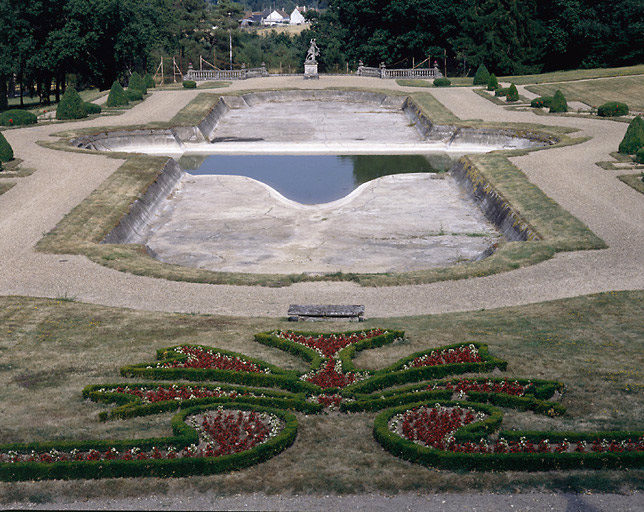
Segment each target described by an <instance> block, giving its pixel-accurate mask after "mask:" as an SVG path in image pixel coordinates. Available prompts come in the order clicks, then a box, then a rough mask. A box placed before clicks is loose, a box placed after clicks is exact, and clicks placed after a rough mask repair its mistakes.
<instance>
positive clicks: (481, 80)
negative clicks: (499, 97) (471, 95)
mask: <svg viewBox="0 0 644 512" xmlns="http://www.w3.org/2000/svg"><path fill="white" fill-rule="evenodd" d="M489 79H490V72H489V71H488V70H487V68H486V67H485V64H481V65H480V66H479V68H478V69H477V70H476V74H475V75H474V85H487V82H488V80H489Z"/></svg>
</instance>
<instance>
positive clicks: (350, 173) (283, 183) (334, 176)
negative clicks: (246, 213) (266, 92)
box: [179, 153, 455, 204]
mask: <svg viewBox="0 0 644 512" xmlns="http://www.w3.org/2000/svg"><path fill="white" fill-rule="evenodd" d="M453 158H455V155H448V154H446V153H434V154H431V155H344V156H338V155H207V156H206V155H189V156H183V157H182V158H181V159H180V160H179V164H180V165H181V166H182V167H183V169H185V170H186V171H187V172H188V173H190V174H192V175H227V176H230V175H234V176H246V177H249V178H253V179H255V180H257V181H261V182H263V183H265V184H267V185H269V186H270V187H272V188H274V189H275V190H277V191H278V192H279V193H280V194H282V195H283V196H285V197H287V198H288V199H291V200H293V201H296V202H298V203H301V204H321V203H328V202H331V201H335V200H337V199H341V198H343V197H345V196H346V195H348V194H349V193H351V192H352V191H353V190H355V189H356V188H357V187H358V186H360V185H362V184H363V183H367V182H368V181H371V180H374V179H376V178H380V177H382V176H387V175H390V174H407V173H437V172H444V171H447V170H448V169H449V168H450V166H451V164H452V162H453V160H452V159H453Z"/></svg>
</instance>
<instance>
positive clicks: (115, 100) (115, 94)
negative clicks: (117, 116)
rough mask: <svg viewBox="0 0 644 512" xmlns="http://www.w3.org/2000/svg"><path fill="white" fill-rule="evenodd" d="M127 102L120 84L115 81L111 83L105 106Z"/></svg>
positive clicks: (119, 105) (121, 104) (117, 105)
mask: <svg viewBox="0 0 644 512" xmlns="http://www.w3.org/2000/svg"><path fill="white" fill-rule="evenodd" d="M128 103H129V101H128V99H127V96H126V95H125V91H124V90H123V87H122V86H121V84H120V83H119V82H118V81H116V82H114V83H113V84H112V88H111V89H110V95H109V96H108V97H107V106H108V107H121V106H123V105H127V104H128Z"/></svg>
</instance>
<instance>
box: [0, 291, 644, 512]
mask: <svg viewBox="0 0 644 512" xmlns="http://www.w3.org/2000/svg"><path fill="white" fill-rule="evenodd" d="M643 304H644V292H621V293H608V294H600V295H593V296H587V297H578V298H574V299H568V300H560V301H553V302H546V303H541V304H533V305H529V306H521V307H512V308H504V309H497V310H491V311H478V312H470V313H452V314H445V315H435V316H421V317H408V318H392V319H386V320H381V319H371V320H368V321H367V322H366V323H365V324H362V326H363V327H364V328H370V327H377V326H380V327H386V328H390V329H405V330H406V333H407V336H406V338H407V339H406V340H405V341H403V342H399V343H395V344H393V345H388V346H385V347H381V348H378V349H374V350H367V351H364V352H362V353H361V354H360V356H359V357H357V358H356V364H357V365H358V366H359V367H362V368H374V369H375V368H381V367H384V366H386V365H388V364H391V363H393V362H394V361H396V360H397V359H399V358H400V357H403V356H406V355H409V354H410V353H412V352H416V351H418V350H422V349H426V348H431V347H436V346H440V345H445V344H449V343H456V342H464V341H465V342H472V341H474V342H482V343H487V344H489V346H490V351H491V353H492V354H493V355H495V356H497V357H501V358H503V359H506V360H507V361H508V362H509V365H508V371H507V376H508V377H509V378H519V377H527V378H545V379H554V380H561V381H563V382H564V383H565V384H566V386H567V389H566V392H565V394H564V395H563V398H562V400H561V401H562V403H563V405H565V406H566V407H567V409H568V412H567V413H566V414H565V415H564V416H562V417H557V418H549V417H547V416H537V415H535V414H532V413H518V412H514V411H507V413H506V416H505V424H504V427H508V428H517V429H536V430H539V429H542V430H543V429H551V430H566V431H568V430H581V431H584V430H586V431H593V430H616V429H638V428H640V429H641V427H642V424H643V420H644V407H643V406H644V399H643V397H644V394H643V393H642V391H643V389H642V388H643V385H642V378H643V376H644V375H643V373H642V367H641V364H639V361H640V359H641V354H642V350H644V321H643V320H642V318H643V313H644V307H643ZM274 328H293V324H288V323H287V322H285V321H284V320H282V319H262V318H252V319H248V318H231V317H220V316H209V315H200V314H165V313H154V312H144V311H132V310H125V309H115V308H108V307H103V306H95V305H89V304H82V303H78V302H74V301H71V300H69V299H68V298H64V297H61V298H60V299H58V300H47V299H36V298H16V297H3V298H0V353H1V354H2V363H1V364H0V384H1V386H0V404H2V410H3V421H2V424H1V425H2V426H1V427H0V443H6V442H10V441H15V442H22V441H36V440H60V439H74V440H81V439H100V438H114V439H119V438H135V437H149V436H157V435H168V434H169V431H170V429H169V418H170V416H171V415H169V414H161V415H158V416H148V417H142V418H137V419H133V420H127V421H108V422H100V421H99V420H98V418H97V415H98V413H99V412H100V411H103V410H106V407H107V406H104V405H99V404H96V403H93V402H88V401H85V400H83V398H82V396H81V389H82V388H83V387H84V386H86V385H88V384H107V383H113V382H122V381H124V380H125V379H124V378H123V377H121V376H120V375H119V372H118V370H119V367H120V366H122V365H125V364H128V363H140V362H146V361H150V360H152V359H153V356H154V352H155V350H156V349H159V348H163V347H168V346H172V345H176V344H179V343H200V344H204V345H211V346H216V347H219V348H222V349H228V350H233V351H236V352H242V353H244V354H247V355H249V356H254V357H258V358H261V359H264V360H266V361H268V362H270V363H272V364H276V365H279V366H281V367H283V368H288V369H296V370H299V371H304V370H305V369H306V368H305V366H304V365H303V363H302V362H301V360H299V359H296V358H295V357H293V356H290V355H288V354H286V353H284V352H281V351H279V350H277V349H272V348H269V347H267V346H264V345H259V344H257V343H256V342H254V341H253V334H254V333H256V332H259V331H263V330H268V329H274ZM305 328H306V329H314V330H316V331H327V332H328V331H338V330H345V329H351V328H355V324H353V325H350V324H341V323H340V324H339V323H320V324H316V325H314V326H313V327H311V325H307V326H305ZM374 417H375V414H367V413H360V414H351V415H346V414H342V413H338V412H333V413H329V414H323V415H319V416H305V415H303V414H298V421H299V422H300V429H299V436H298V440H297V441H296V443H295V445H294V446H292V447H291V448H289V449H288V450H286V451H285V452H284V453H283V454H281V455H279V456H277V457H275V458H273V459H271V460H270V461H268V462H266V463H263V464H261V465H259V466H256V467H251V468H249V469H246V470H242V471H239V472H234V473H229V474H221V475H213V476H209V477H193V478H190V479H189V480H171V481H169V482H168V481H164V480H156V479H152V480H135V479H119V480H116V481H97V482H91V491H90V486H88V484H87V483H85V482H80V483H78V484H73V485H70V484H67V483H63V482H43V483H39V484H38V483H22V484H0V496H3V498H0V503H2V502H3V501H2V500H10V499H27V498H28V496H29V495H30V494H31V493H34V492H46V493H48V494H50V495H51V496H60V495H63V494H64V495H66V496H67V497H68V498H73V497H79V498H82V497H91V496H101V495H104V496H107V495H109V496H114V495H120V496H124V495H137V496H138V495H144V494H146V493H159V494H160V495H163V494H166V493H171V492H172V489H175V488H178V486H180V487H181V488H183V489H194V490H195V491H196V490H198V489H200V488H203V486H204V485H205V486H206V487H207V488H208V489H209V490H211V491H214V492H217V493H220V494H235V493H244V492H246V493H252V492H265V493H288V492H302V493H316V494H320V493H321V494H329V493H362V492H365V493H368V492H381V493H382V492H384V493H396V492H404V491H420V490H422V491H423V492H440V491H445V490H450V491H454V492H458V491H467V490H469V491H477V492H478V491H484V492H514V491H516V490H532V489H538V490H544V489H545V490H576V491H581V490H594V491H628V490H633V489H637V488H640V489H641V488H642V487H643V486H642V483H643V482H644V478H643V477H644V471H641V470H632V471H628V472H620V471H584V470H576V471H568V472H559V471H556V472H545V473H517V472H499V473H476V474H474V473H454V472H450V471H434V470H431V469H426V468H424V467H421V466H417V465H413V464H409V463H406V462H403V461H401V460H399V459H397V458H396V457H394V456H392V455H390V454H389V453H387V452H385V451H384V450H382V448H381V447H380V446H379V445H378V444H377V443H376V442H375V441H374V439H373V437H372V435H371V429H372V426H373V420H374Z"/></svg>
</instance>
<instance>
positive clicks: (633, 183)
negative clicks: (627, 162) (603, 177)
mask: <svg viewBox="0 0 644 512" xmlns="http://www.w3.org/2000/svg"><path fill="white" fill-rule="evenodd" d="M617 177H618V178H619V180H620V181H622V182H623V183H626V184H627V185H628V186H629V187H631V188H634V189H635V190H637V191H638V192H639V193H640V194H644V181H642V179H644V174H623V175H622V176H617Z"/></svg>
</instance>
